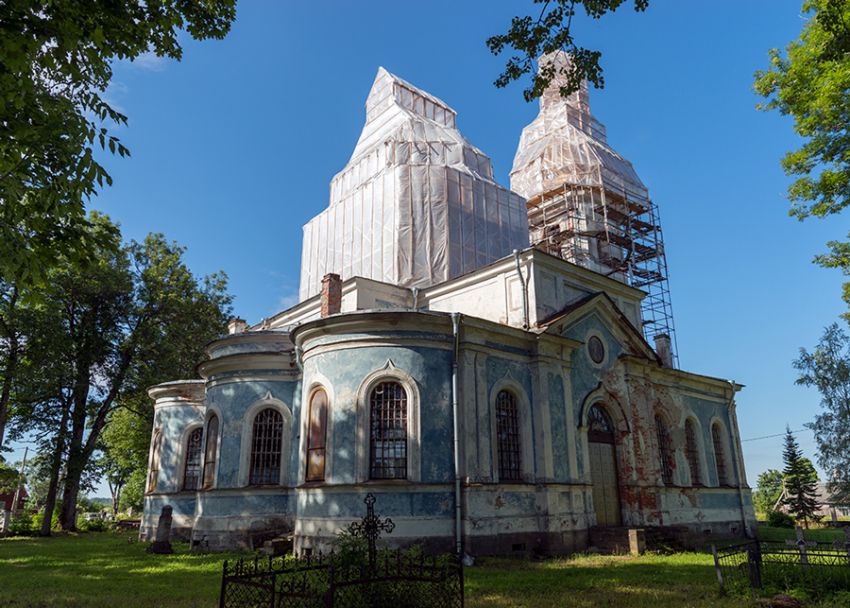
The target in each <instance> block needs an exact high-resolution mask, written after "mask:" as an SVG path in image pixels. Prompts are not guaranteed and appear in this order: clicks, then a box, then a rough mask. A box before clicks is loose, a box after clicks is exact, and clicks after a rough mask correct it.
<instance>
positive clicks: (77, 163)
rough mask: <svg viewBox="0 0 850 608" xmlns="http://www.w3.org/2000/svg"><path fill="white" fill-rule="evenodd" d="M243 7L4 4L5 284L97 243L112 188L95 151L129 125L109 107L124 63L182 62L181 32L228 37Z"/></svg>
mask: <svg viewBox="0 0 850 608" xmlns="http://www.w3.org/2000/svg"><path fill="white" fill-rule="evenodd" d="M235 10H236V9H235V0H205V1H201V0H160V1H158V2H135V1H132V0H115V1H112V0H110V1H106V0H88V1H86V2H80V1H78V0H7V1H5V2H3V3H0V23H1V24H3V26H2V34H0V58H2V59H0V62H2V63H0V65H2V69H0V92H2V93H0V125H2V126H0V277H5V278H7V279H8V278H11V277H17V278H20V279H22V280H24V281H25V282H27V283H36V282H39V281H40V280H42V279H43V278H44V270H45V268H46V267H48V266H49V265H50V262H52V260H53V259H54V257H55V255H56V254H57V253H59V252H61V253H62V254H64V255H69V256H71V257H73V258H74V259H76V260H77V261H78V262H81V261H83V260H85V259H86V258H87V257H88V256H89V255H90V254H91V252H92V251H94V250H95V249H97V248H98V247H100V246H102V245H103V243H98V242H97V241H96V240H92V239H91V237H92V236H93V233H92V232H91V231H90V230H89V229H88V228H89V226H88V222H87V220H86V217H85V203H86V201H87V200H88V199H89V198H90V197H91V196H93V195H94V194H95V193H96V191H97V189H98V188H99V187H102V186H103V184H104V183H106V184H109V183H111V178H110V177H109V175H108V173H107V172H106V170H105V169H104V167H103V166H102V165H101V164H100V163H99V162H98V161H97V160H96V159H95V154H96V150H97V149H98V148H100V149H101V150H104V151H108V152H109V153H111V154H118V155H120V156H126V155H127V154H128V150H127V149H126V148H125V147H124V146H123V144H122V143H121V142H120V140H119V139H118V138H117V137H115V136H114V135H112V134H111V133H109V131H108V127H109V126H112V125H122V124H125V123H126V122H127V118H126V117H125V116H124V115H123V114H121V113H120V112H119V111H117V110H116V109H115V108H113V107H112V106H110V105H109V103H108V102H107V101H106V99H105V97H104V93H105V91H106V88H107V86H108V85H109V82H110V80H111V79H112V65H113V62H114V61H115V60H121V59H123V60H131V61H132V60H134V59H137V58H138V57H140V56H141V55H143V54H146V53H153V54H155V55H157V56H159V57H169V58H173V59H178V60H179V59H180V58H181V57H182V53H183V49H182V46H181V43H180V36H181V33H182V32H184V31H185V32H188V33H189V34H190V35H191V36H192V37H193V38H195V39H198V40H202V39H206V38H222V37H224V36H225V35H226V34H227V32H228V31H229V29H230V24H231V22H232V21H233V19H234V18H235Z"/></svg>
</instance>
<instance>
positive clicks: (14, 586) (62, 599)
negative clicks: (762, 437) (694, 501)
mask: <svg viewBox="0 0 850 608" xmlns="http://www.w3.org/2000/svg"><path fill="white" fill-rule="evenodd" d="M783 532H784V533H785V534H786V536H787V535H788V534H791V535H793V531H788V530H785V531H783ZM771 534H779V533H774V532H771ZM128 538H132V536H130V535H129V534H127V533H122V534H116V533H109V532H103V533H94V532H92V533H84V534H79V535H63V536H57V537H55V538H49V539H36V538H10V539H0V606H3V607H8V608H24V607H26V608H36V607H39V608H40V607H46V606H61V607H82V606H85V607H92V608H106V607H109V608H112V607H118V608H135V607H141V606H162V607H164V608H177V607H180V608H188V607H204V608H212V607H214V606H216V601H217V599H218V593H219V586H220V584H221V562H222V560H224V559H226V558H229V557H235V556H236V554H221V553H217V554H206V555H204V554H192V553H189V551H188V546H187V545H185V544H177V545H175V549H176V551H177V553H176V554H175V555H171V556H161V555H148V554H146V553H145V552H144V545H142V544H140V543H138V542H128ZM466 591H467V596H466V597H467V603H466V605H467V606H469V607H472V608H478V607H484V606H492V607H499V608H502V607H504V608H508V607H510V608H514V607H516V608H520V607H528V608H538V607H539V608H549V607H552V608H554V607H570V606H575V607H585V606H587V607H590V606H594V607H595V606H617V607H618V608H619V607H626V608H628V607H638V606H640V607H643V606H650V607H652V608H667V607H670V608H672V607H676V608H687V607H701V606H706V607H707V606H717V607H719V608H724V607H728V608H733V607H734V608H737V607H741V608H744V607H752V606H756V605H757V604H756V603H755V602H754V601H753V600H750V599H748V598H743V597H723V596H720V595H719V593H718V588H717V582H716V580H715V578H714V569H713V565H712V559H711V556H710V555H708V554H702V553H679V554H674V555H645V556H641V557H629V556H621V557H608V556H578V557H574V558H570V559H553V560H547V561H525V560H518V559H510V558H485V559H481V560H479V561H478V563H477V564H476V566H475V567H473V568H468V569H467V570H466ZM848 605H850V604H841V603H827V604H821V605H820V606H822V607H823V608H827V607H832V606H836V607H837V606H848ZM811 606H812V607H814V605H813V604H812V605H811ZM395 608H403V607H401V606H399V607H395Z"/></svg>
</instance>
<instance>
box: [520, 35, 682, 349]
mask: <svg viewBox="0 0 850 608" xmlns="http://www.w3.org/2000/svg"><path fill="white" fill-rule="evenodd" d="M569 61H570V60H569V56H568V55H567V54H566V53H564V52H563V51H558V52H555V53H552V54H549V55H544V56H543V57H541V58H540V64H541V65H547V64H551V63H553V62H554V64H555V67H556V73H555V77H554V79H553V81H552V83H551V84H550V86H549V87H548V88H547V90H546V91H545V92H544V93H543V95H542V97H541V98H540V113H539V114H538V116H537V118H535V119H534V121H532V123H531V124H529V125H528V126H527V127H525V128H524V129H523V131H522V136H521V137H520V142H519V147H518V148H517V152H516V156H515V157H514V164H513V168H512V170H511V189H512V190H513V191H514V192H516V193H518V194H520V195H521V196H523V197H525V198H526V199H527V201H528V203H527V206H528V224H529V230H530V238H531V244H532V246H534V247H536V248H538V249H541V250H543V251H546V252H547V253H550V254H552V255H556V256H558V257H561V258H563V259H565V260H568V261H570V262H573V263H574V264H578V265H579V266H584V267H585V268H590V269H591V270H594V271H596V272H599V273H601V274H604V275H606V276H610V277H613V278H615V279H617V280H620V281H622V282H624V283H627V284H629V285H632V286H633V287H638V288H640V289H642V290H644V291H646V292H647V293H648V295H647V297H646V298H645V299H644V301H643V304H642V315H643V331H644V335H645V336H646V337H647V339H649V340H650V341H653V340H654V341H655V344H656V349H657V350H658V351H659V352H660V353H661V352H664V351H666V352H668V353H670V354H671V357H672V358H673V360H674V361H675V357H676V354H675V336H674V325H673V311H672V306H671V304H670V291H669V286H668V281H667V260H666V257H665V253H664V241H663V238H662V234H661V224H660V222H659V218H658V209H657V207H656V205H655V204H654V203H653V202H652V201H651V200H650V198H649V191H648V190H647V188H646V186H645V185H644V184H643V182H642V181H641V180H640V178H639V177H638V175H637V173H636V172H635V170H634V167H632V164H631V163H630V162H629V161H628V160H626V159H625V158H623V157H622V156H621V155H620V154H618V153H617V152H616V151H615V150H614V149H613V148H611V147H610V146H609V145H608V141H607V134H606V131H605V127H604V126H603V125H602V124H601V123H600V122H599V121H598V120H596V119H595V118H594V117H593V115H592V114H591V113H590V103H589V97H588V91H587V83H586V82H583V83H582V85H581V88H580V89H579V91H577V92H576V93H573V94H572V95H571V96H570V97H569V98H567V99H564V98H563V97H561V94H560V91H559V88H560V87H561V86H563V85H564V78H563V76H561V75H560V69H561V68H564V67H568V66H569Z"/></svg>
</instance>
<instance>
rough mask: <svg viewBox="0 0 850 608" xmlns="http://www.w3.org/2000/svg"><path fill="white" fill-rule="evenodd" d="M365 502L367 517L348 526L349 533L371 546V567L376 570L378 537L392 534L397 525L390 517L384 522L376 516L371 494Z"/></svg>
mask: <svg viewBox="0 0 850 608" xmlns="http://www.w3.org/2000/svg"><path fill="white" fill-rule="evenodd" d="M363 502H365V503H366V517H364V518H363V519H361V520H360V521H356V522H354V523H352V524H351V525H350V526H348V531H349V532H350V533H351V534H352V535H353V536H361V537H363V538H365V539H366V543H367V544H368V546H369V567H370V568H371V569H373V570H374V569H375V562H376V555H377V553H376V549H375V544H376V543H377V541H378V537H380V536H381V532H386V533H387V534H391V533H392V531H393V529H394V528H395V524H394V523H393V520H391V519H390V518H389V517H387V518H386V519H384V520H383V521H382V520H381V518H380V517H378V516H376V515H375V497H374V496H373V495H372V493H371V492H370V493H369V494H367V495H366V498H365V499H364V500H363Z"/></svg>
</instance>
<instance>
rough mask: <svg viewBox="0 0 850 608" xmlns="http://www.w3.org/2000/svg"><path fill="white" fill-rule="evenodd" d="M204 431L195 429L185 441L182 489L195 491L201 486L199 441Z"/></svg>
mask: <svg viewBox="0 0 850 608" xmlns="http://www.w3.org/2000/svg"><path fill="white" fill-rule="evenodd" d="M203 435H204V429H203V428H200V427H198V428H196V429H195V430H194V431H192V432H191V433H189V438H188V439H187V440H186V462H185V464H184V466H183V489H184V490H197V489H198V488H199V487H200V485H201V441H202V439H203Z"/></svg>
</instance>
